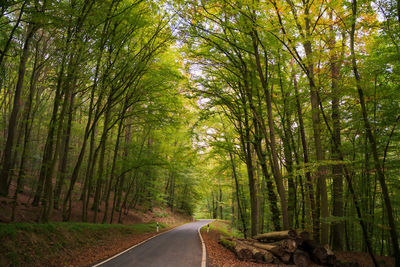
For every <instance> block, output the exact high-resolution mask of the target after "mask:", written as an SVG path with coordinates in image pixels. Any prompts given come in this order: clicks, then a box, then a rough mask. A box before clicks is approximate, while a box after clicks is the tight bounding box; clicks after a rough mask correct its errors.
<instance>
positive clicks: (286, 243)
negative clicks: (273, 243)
mask: <svg viewBox="0 0 400 267" xmlns="http://www.w3.org/2000/svg"><path fill="white" fill-rule="evenodd" d="M279 243H280V244H279V245H280V246H281V247H282V248H283V249H284V250H285V251H286V252H289V253H293V252H295V251H296V249H297V242H296V240H295V239H284V240H282V241H280V242H279Z"/></svg>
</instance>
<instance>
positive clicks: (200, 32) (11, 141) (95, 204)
mask: <svg viewBox="0 0 400 267" xmlns="http://www.w3.org/2000/svg"><path fill="white" fill-rule="evenodd" d="M0 5H1V6H0V7H1V14H0V159H1V163H0V195H1V210H2V215H1V218H0V221H1V222H5V223H14V222H24V221H30V220H31V221H34V222H39V223H47V222H51V221H64V222H68V221H75V222H91V223H99V224H100V223H103V224H117V223H123V221H124V216H126V215H127V214H128V212H129V211H130V210H135V209H138V208H139V207H140V208H144V209H147V210H153V208H155V207H165V208H168V209H170V210H171V211H174V212H175V211H176V212H179V213H182V214H187V215H189V216H195V217H197V218H215V219H216V218H218V219H223V220H228V221H230V222H231V224H232V225H233V226H234V227H235V228H237V229H238V231H239V232H240V233H241V234H242V235H243V237H244V238H246V237H252V236H255V235H257V234H260V233H264V232H268V231H279V230H287V229H306V230H307V231H309V232H310V233H312V237H313V239H314V240H318V241H319V242H321V244H329V245H330V246H331V247H332V249H334V250H338V251H363V252H368V253H369V254H370V256H371V258H372V259H373V261H374V263H375V265H376V266H378V263H377V262H376V260H375V258H374V255H389V256H394V257H395V265H396V266H400V249H399V230H400V224H399V221H400V174H399V168H400V161H399V156H400V155H399V153H400V127H398V126H399V122H400V1H399V0H397V1H395V0H301V1H300V0H236V1H232V0H199V1H188V0H153V1H151V0H102V1H98V0H97V1H96V0H59V1H53V0H8V1H7V0H6V1H1V2H0ZM27 210H30V211H32V212H31V213H30V216H31V217H30V219H29V220H28V219H27V218H26V212H27ZM56 215H57V216H56Z"/></svg>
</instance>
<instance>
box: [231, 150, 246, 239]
mask: <svg viewBox="0 0 400 267" xmlns="http://www.w3.org/2000/svg"><path fill="white" fill-rule="evenodd" d="M229 158H230V160H231V164H232V174H233V178H234V180H235V188H236V190H235V192H236V201H237V206H238V212H239V217H240V220H241V222H242V227H243V235H244V238H247V226H246V219H245V217H244V212H243V209H242V206H241V204H240V195H239V182H238V176H237V172H236V166H235V162H234V160H233V156H232V152H231V151H229Z"/></svg>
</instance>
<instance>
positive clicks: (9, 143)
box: [0, 23, 37, 196]
mask: <svg viewBox="0 0 400 267" xmlns="http://www.w3.org/2000/svg"><path fill="white" fill-rule="evenodd" d="M36 29H37V28H36V26H35V25H34V24H32V23H30V24H29V26H28V32H27V35H26V38H25V42H24V46H23V49H22V55H21V58H20V62H19V68H18V79H17V85H16V86H15V92H14V103H13V108H12V111H11V115H10V119H9V121H8V129H7V140H6V144H5V148H4V152H3V158H2V168H1V172H0V195H3V196H7V195H8V179H9V175H10V174H11V173H10V172H11V169H10V167H11V165H12V162H11V158H12V148H13V143H14V136H15V130H16V128H17V118H18V113H19V110H20V108H21V105H22V101H21V94H22V87H23V84H24V78H25V70H26V62H27V60H28V57H29V47H30V44H31V40H32V38H33V36H34V34H35V32H36Z"/></svg>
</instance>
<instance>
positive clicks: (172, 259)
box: [93, 220, 212, 267]
mask: <svg viewBox="0 0 400 267" xmlns="http://www.w3.org/2000/svg"><path fill="white" fill-rule="evenodd" d="M211 221H212V220H198V221H196V222H193V223H188V224H185V225H182V226H179V227H177V228H175V229H172V230H170V231H167V232H165V233H162V234H160V235H157V236H155V237H152V238H150V239H148V240H146V241H144V242H142V243H140V244H137V245H135V246H133V247H131V248H129V249H127V250H125V251H123V252H121V253H119V254H117V255H115V256H114V257H111V258H109V259H107V260H105V261H103V262H101V263H99V264H96V265H94V266H93V267H97V266H101V267H117V266H118V267H124V266H126V267H128V266H135V267H136V266H137V267H153V266H154V267H156V266H157V267H158V266H163V267H164V266H165V267H168V266H171V267H172V266H174V267H187V266H201V267H205V265H206V254H205V253H206V252H205V246H204V242H203V240H202V237H201V235H200V228H201V227H203V226H204V225H206V224H208V223H210V222H211Z"/></svg>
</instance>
